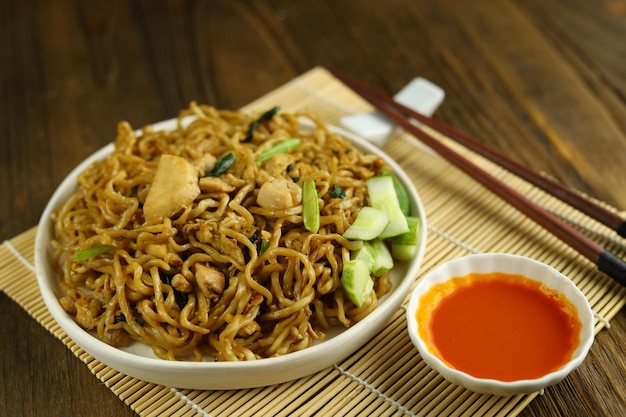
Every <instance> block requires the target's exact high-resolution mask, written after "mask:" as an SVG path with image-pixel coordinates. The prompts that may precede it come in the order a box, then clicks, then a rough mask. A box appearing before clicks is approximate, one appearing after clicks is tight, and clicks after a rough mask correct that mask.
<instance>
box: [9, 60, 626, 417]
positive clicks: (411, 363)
mask: <svg viewBox="0 0 626 417" xmlns="http://www.w3.org/2000/svg"><path fill="white" fill-rule="evenodd" d="M274 105H280V106H281V108H282V109H284V110H289V111H294V110H307V111H311V112H313V113H316V114H317V115H319V116H320V117H321V118H322V119H323V120H325V121H326V122H327V123H329V124H338V122H339V118H340V117H342V116H344V115H347V114H352V113H359V112H364V111H369V110H370V107H369V106H368V105H367V104H366V103H365V102H363V101H362V100H361V99H360V98H359V97H357V96H356V95H355V94H354V93H353V92H352V91H351V90H349V89H347V88H346V87H345V86H344V85H342V84H340V83H339V82H338V81H337V80H336V79H335V78H333V77H332V76H331V75H330V74H329V73H328V72H327V71H326V70H324V69H323V68H314V69H312V70H311V71H309V72H307V73H305V74H303V75H301V76H300V77H298V78H296V79H294V80H292V81H291V82H289V83H287V84H285V85H284V86H282V87H280V88H278V89H277V90H274V91H272V92H270V93H269V94H267V95H266V96H264V97H262V98H260V99H258V100H257V101H255V102H253V103H251V104H250V105H248V106H247V107H246V109H257V110H266V109H268V108H270V107H272V106H274ZM385 151H386V152H387V153H388V154H389V155H390V156H392V157H393V158H395V159H396V161H398V163H399V164H400V165H401V166H402V167H403V168H404V169H405V170H406V171H407V173H408V174H409V176H410V178H411V179H412V180H413V181H414V183H415V186H416V188H417V190H418V192H419V193H420V196H421V199H422V201H423V203H424V206H425V210H426V218H427V221H428V244H427V249H426V255H425V257H424V260H423V263H422V267H421V271H420V275H421V274H424V273H425V272H427V271H428V270H430V269H432V268H433V267H435V266H437V265H439V264H441V263H442V262H444V261H446V260H449V259H453V258H456V257H459V256H462V255H467V254H471V253H481V252H507V253H515V254H519V255H524V256H529V257H532V258H535V259H538V260H540V261H542V262H544V263H547V264H550V265H552V266H553V267H555V268H556V269H558V270H560V271H562V272H563V273H564V274H565V275H567V276H569V277H570V278H571V279H572V280H573V281H574V282H575V283H576V284H577V285H578V287H579V288H580V289H581V290H582V291H583V292H584V293H585V295H586V296H587V298H588V299H589V301H590V303H591V306H592V308H593V310H594V312H595V313H596V315H597V319H596V328H595V330H596V332H598V331H600V330H601V329H602V328H603V327H605V326H606V325H607V324H608V322H609V320H610V319H611V318H613V317H614V315H615V314H616V313H617V312H618V311H619V310H620V309H621V308H622V307H623V306H624V304H625V303H626V290H624V289H622V288H621V287H619V286H618V285H617V284H615V283H614V282H613V281H612V280H610V279H609V278H607V277H606V276H604V275H603V274H602V273H600V272H597V270H596V268H595V266H594V265H593V264H591V263H590V262H589V261H587V260H586V259H585V258H583V257H582V256H580V255H578V254H577V253H575V252H574V251H573V250H572V249H570V248H569V247H568V246H566V245H564V244H563V243H561V242H560V241H559V240H557V239H556V238H554V237H552V236H551V235H550V234H548V233H547V232H545V231H544V230H543V229H542V228H540V227H538V226H536V225H535V224H534V223H533V222H532V221H530V220H527V219H526V218H525V217H524V216H523V215H521V214H520V213H519V212H517V211H516V210H515V209H513V208H512V207H510V206H508V205H507V204H506V203H504V202H502V201H501V200H500V199H498V198H497V197H495V196H494V195H493V194H491V193H490V192H489V191H487V190H485V189H484V188H483V187H482V186H480V185H478V184H477V183H475V182H474V181H473V180H471V179H469V178H468V177H466V176H465V175H464V174H462V173H461V172H460V171H459V170H457V169H456V168H455V167H453V166H451V165H450V164H448V163H447V162H446V161H444V160H443V159H442V158H440V157H438V156H437V155H435V154H433V153H432V152H431V151H430V150H429V149H427V148H425V147H423V146H421V145H420V144H419V143H418V142H417V141H415V140H414V139H411V138H410V137H406V136H405V135H403V134H398V135H397V136H395V137H394V138H393V139H392V140H391V141H390V142H389V144H387V145H386V146H385ZM460 151H461V152H462V153H464V154H465V155H466V156H468V157H470V158H471V159H473V160H475V161H476V162H477V163H478V164H479V165H481V166H483V167H485V168H487V169H488V170H490V171H491V172H492V173H494V175H496V176H498V177H500V178H501V179H502V180H504V181H505V182H506V183H507V184H509V185H511V186H513V187H514V188H516V189H518V190H520V191H521V192H522V193H524V194H525V195H527V196H529V197H530V198H531V199H533V200H534V201H536V202H538V203H539V204H541V205H543V206H545V207H547V208H548V209H550V210H551V211H552V212H554V213H555V214H557V215H559V216H561V217H562V218H564V219H565V220H566V221H568V222H570V223H572V224H574V225H575V226H576V227H577V228H579V229H580V230H581V231H583V233H586V234H588V235H590V236H592V237H593V238H594V239H596V240H597V241H598V242H599V243H600V244H602V245H603V246H604V247H607V248H609V249H610V250H612V251H613V252H614V253H616V254H617V255H619V256H622V257H623V256H624V255H625V254H626V247H625V246H624V244H623V242H622V241H620V240H618V239H614V238H613V237H612V234H611V232H610V230H608V229H607V228H605V227H604V226H602V225H600V224H599V223H597V222H595V221H593V220H591V219H589V218H588V217H586V216H585V215H583V214H581V213H579V212H577V211H576V210H573V209H571V208H569V207H568V206H567V205H565V204H563V203H561V202H559V201H558V200H555V199H554V198H552V197H550V196H548V195H546V194H545V193H543V192H542V191H540V190H538V189H536V188H534V187H533V186H531V185H529V184H527V183H525V182H524V181H522V180H520V179H519V178H517V177H515V176H513V175H511V174H509V173H507V172H505V171H503V170H501V169H499V168H498V167H495V166H493V165H492V164H490V163H489V162H487V161H485V160H483V159H481V158H480V157H478V156H476V155H473V154H472V153H470V152H469V151H467V150H464V149H460ZM35 233H36V228H32V229H30V230H28V231H26V232H24V233H23V234H20V235H19V236H16V237H15V238H13V239H11V240H9V241H6V242H4V243H3V244H2V246H0V289H1V290H2V291H4V292H6V293H7V294H8V295H9V296H10V297H11V298H13V299H14V300H15V301H16V302H17V303H19V304H20V305H21V306H22V307H23V308H24V309H25V310H26V311H27V312H28V313H29V314H30V315H31V316H33V318H35V319H36V320H37V321H39V322H40V323H41V324H42V325H43V326H44V327H45V328H47V329H48V330H49V331H50V332H51V333H53V334H54V335H55V336H56V337H58V338H59V339H60V340H61V341H62V342H63V343H64V344H65V345H66V346H67V347H68V348H69V349H70V350H71V351H72V352H73V353H74V354H75V355H76V356H77V357H78V358H80V359H81V360H82V361H83V362H84V363H85V364H86V365H87V366H88V368H89V369H90V370H91V371H92V372H93V374H94V375H95V376H96V377H97V378H98V379H99V380H100V381H102V382H103V383H104V384H105V385H106V386H107V387H109V388H110V389H111V391H113V392H114V393H115V394H116V395H117V396H118V397H119V398H120V400H122V401H124V403H126V404H127V405H128V406H129V407H130V408H131V409H133V410H134V411H135V412H137V413H138V414H139V415H141V416H161V415H168V416H191V415H203V416H221V415H229V416H231V415H232V416H234V415H239V416H247V415H256V414H258V413H262V414H263V415H334V416H340V415H372V414H376V415H403V414H406V415H420V416H421V415H436V416H446V415H451V416H452V415H454V416H464V415H467V416H469V415H471V416H480V415H482V416H514V415H517V414H518V413H519V412H520V411H521V410H522V409H523V408H524V407H525V406H526V405H528V403H529V402H530V401H532V399H533V398H534V397H535V396H536V395H537V393H535V394H531V395H519V396H513V397H496V396H489V395H479V394H475V393H471V392H469V391H467V390H464V389H462V388H460V387H457V386H454V385H452V384H449V383H447V382H446V381H444V380H443V379H442V378H441V377H440V376H439V375H438V374H437V373H436V372H434V371H432V370H431V369H430V368H429V367H427V366H426V365H425V364H424V362H423V361H422V360H421V359H420V357H419V355H418V353H417V350H416V349H415V348H414V347H413V345H412V344H411V342H410V340H409V337H408V334H407V332H406V328H405V324H406V323H405V319H404V309H402V308H400V309H399V310H398V311H397V312H396V314H395V315H394V317H393V318H392V320H391V321H390V322H389V325H388V326H387V327H386V329H385V330H384V331H383V332H381V333H380V334H379V335H378V336H376V337H375V338H373V339H372V340H371V341H369V342H368V343H367V344H366V345H365V346H363V347H362V348H360V349H359V350H357V351H356V352H355V353H354V354H353V355H352V356H350V357H349V358H348V359H346V360H345V361H343V362H341V363H337V364H335V365H334V366H332V367H330V368H328V369H326V370H324V371H321V372H319V373H317V374H314V375H311V376H309V377H306V378H302V379H298V380H295V381H292V382H288V383H284V384H280V385H275V386H270V387H263V388H256V389H245V390H231V391H199V390H180V389H177V388H174V387H165V386H160V385H155V384H151V383H146V382H144V381H141V380H138V379H135V378H131V377H129V376H126V375H124V374H121V373H119V372H117V371H115V370H114V369H111V368H109V367H107V366H105V365H104V364H102V363H100V362H98V361H96V360H95V359H94V358H93V357H91V356H90V355H89V354H87V353H86V352H84V351H83V350H81V349H80V348H78V347H77V346H76V345H75V344H74V343H73V342H72V340H70V339H69V338H68V337H67V335H65V333H64V332H63V331H62V330H61V329H60V327H59V326H58V325H57V324H56V322H55V321H54V319H53V318H52V317H51V316H50V314H49V313H48V311H47V309H46V307H45V305H44V303H43V300H42V299H41V295H40V293H39V291H38V289H37V283H36V279H35V274H34V267H33V244H34V238H35ZM417 279H419V277H416V280H417ZM590 389H591V387H590Z"/></svg>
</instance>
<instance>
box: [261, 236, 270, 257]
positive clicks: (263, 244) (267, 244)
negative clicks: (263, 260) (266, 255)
mask: <svg viewBox="0 0 626 417" xmlns="http://www.w3.org/2000/svg"><path fill="white" fill-rule="evenodd" d="M269 247H270V242H269V241H268V240H265V239H263V240H262V241H261V248H260V249H259V255H263V252H265V251H266V250H267V248H269Z"/></svg>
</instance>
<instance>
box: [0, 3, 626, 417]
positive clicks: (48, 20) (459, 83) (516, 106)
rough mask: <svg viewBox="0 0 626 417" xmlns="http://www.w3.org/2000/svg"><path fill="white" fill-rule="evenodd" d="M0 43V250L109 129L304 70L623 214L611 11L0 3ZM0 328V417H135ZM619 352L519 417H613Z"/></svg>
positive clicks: (613, 347)
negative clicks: (423, 103)
mask: <svg viewBox="0 0 626 417" xmlns="http://www.w3.org/2000/svg"><path fill="white" fill-rule="evenodd" d="M0 31H1V32H0V33H1V34H2V36H1V40H2V41H1V43H0V86H1V88H0V94H1V96H0V97H1V98H0V132H1V139H0V173H1V175H0V192H1V195H2V198H0V218H1V219H2V220H1V222H0V239H2V240H4V239H9V238H11V237H13V236H15V235H17V234H19V233H20V232H22V231H24V230H26V229H28V228H30V227H32V226H34V225H36V224H37V221H38V218H39V216H40V214H41V211H42V210H43V208H44V206H45V204H46V202H47V200H48V198H49V197H50V195H51V193H52V192H53V190H54V189H55V188H56V187H57V186H58V185H59V183H60V181H61V180H62V179H63V178H64V177H65V175H66V174H67V173H68V172H69V171H70V169H71V168H73V167H74V166H75V165H76V164H77V163H78V162H80V161H81V160H82V159H83V158H85V157H86V156H88V155H89V154H91V153H92V152H94V151H95V150H97V149H99V148H100V147H102V146H103V145H105V144H106V143H108V142H110V141H111V140H112V139H113V138H114V135H115V130H116V124H117V122H118V121H120V120H128V121H129V122H130V123H131V124H132V125H133V126H135V127H140V126H143V125H145V124H148V123H150V122H155V121H159V120H163V119H167V118H170V117H173V116H175V115H176V114H177V112H178V110H179V109H181V108H183V107H185V106H186V105H187V104H188V103H189V102H190V101H192V100H196V101H198V102H202V103H209V104H212V105H214V106H216V107H220V108H231V109H237V108H239V107H241V106H243V105H245V104H246V103H248V102H250V101H252V100H254V99H255V98H257V97H259V96H261V95H263V94H264V93H267V92H269V91H271V90H273V89H275V88H276V87H278V86H280V85H282V84H283V83H285V82H287V81H289V80H290V79H291V78H293V77H295V76H297V75H299V74H301V73H303V72H305V71H307V70H309V69H310V68H312V67H314V66H326V67H333V68H337V69H340V70H343V71H345V72H347V73H350V74H352V75H355V76H357V77H360V78H362V79H363V80H365V81H367V82H370V83H372V84H374V85H376V86H378V87H380V88H382V89H384V90H386V91H387V92H389V93H393V92H395V91H397V90H399V89H400V88H402V87H403V86H404V85H406V83H407V82H408V81H410V80H411V79H412V78H414V77H416V76H422V77H425V78H427V79H429V80H431V81H432V82H434V83H435V84H437V85H439V86H441V87H442V88H443V89H444V90H445V91H446V94H447V95H446V99H445V102H444V104H443V105H442V106H441V107H440V109H439V110H438V112H437V117H438V118H440V119H441V120H443V121H445V122H447V123H449V124H451V125H453V126H455V127H457V128H458V129H460V130H463V131H465V132H467V133H470V134H472V135H474V136H476V137H478V138H479V139H480V140H482V141H484V142H485V143H487V144H489V145H492V146H494V147H495V148H498V149H500V150H503V151H504V152H506V153H507V154H509V155H511V156H513V157H514V158H516V159H518V160H519V161H522V162H523V163H526V164H528V165H530V166H532V167H533V168H535V169H536V170H540V171H544V172H546V173H548V174H549V175H551V176H554V177H555V178H557V179H558V180H559V181H561V182H563V183H565V184H567V185H568V186H571V187H573V188H576V189H578V190H581V191H582V192H584V193H587V194H589V195H590V196H592V197H595V198H597V199H600V200H603V201H605V202H607V203H609V204H611V205H613V206H615V207H617V208H618V209H620V210H624V209H626V192H625V191H626V187H625V186H624V184H625V182H624V174H623V170H624V162H625V161H626V42H625V41H624V40H625V39H626V1H625V0H605V1H593V0H591V1H590V0H568V1H558V0H543V1H539V0H528V1H523V0H516V1H504V0H502V1H493V0H478V1H471V2H467V1H463V0H458V1H435V0H421V1H414V0H385V1H378V0H367V1H357V0H336V1H331V0H326V1H288V0H257V1H244V0H235V1H232V0H231V1H226V0H213V1H204V2H201V1H184V0H179V1H174V0H171V1H154V0H142V1H138V0H135V1H121V0H88V1H85V0H83V1H80V0H79V1H68V0H57V1H50V2H48V1H37V2H31V1H28V2H16V1H11V0H0ZM0 317H1V318H2V319H1V320H0V340H1V345H0V346H1V347H0V369H1V370H2V373H1V374H0V378H1V382H0V415H11V416H42V415H50V416H108V417H111V416H131V415H134V412H133V411H131V410H130V409H129V408H128V407H127V406H126V405H124V404H123V403H122V401H120V400H119V399H118V398H117V397H116V396H115V395H114V394H112V393H111V392H110V391H109V390H108V389H107V388H106V387H105V386H103V385H102V384H101V383H100V382H99V381H98V380H97V379H96V378H95V377H93V376H92V375H91V373H90V372H89V371H88V369H87V367H85V366H84V365H83V364H82V362H80V361H79V360H78V359H76V358H75V357H74V356H73V355H72V354H71V353H70V351H69V350H68V349H66V348H65V347H64V346H63V344H62V343H60V342H59V341H58V340H56V339H55V338H54V337H53V336H52V335H50V334H49V333H48V332H47V331H46V330H44V328H43V327H41V326H40V325H39V324H37V323H36V322H35V321H34V320H32V319H31V318H30V316H28V314H26V313H25V312H24V311H23V310H22V309H21V308H20V307H19V306H18V305H17V304H16V303H14V302H13V301H12V300H10V299H9V298H8V297H7V296H6V295H4V294H1V295H0ZM624 346H626V312H625V311H621V312H619V313H618V315H617V316H616V317H615V318H614V319H613V321H612V322H611V328H610V329H609V330H603V331H602V332H601V333H600V334H599V335H598V336H597V339H596V342H595V344H594V346H593V348H592V349H591V352H590V354H589V356H588V358H587V359H586V361H585V362H584V364H583V365H582V366H581V367H580V368H579V369H578V370H577V371H576V372H574V373H573V374H572V375H571V376H570V377H569V378H567V379H566V380H565V381H563V382H562V383H560V384H558V385H557V386H555V387H551V388H549V389H547V390H546V392H545V395H543V396H540V397H537V398H536V399H535V400H533V402H532V403H531V404H530V406H529V407H528V408H527V409H525V410H524V411H523V413H522V415H523V416H548V415H550V416H572V417H573V416H576V417H578V416H588V415H597V416H603V415H606V416H612V417H613V416H618V415H623V412H624V408H625V404H626V353H625V352H624Z"/></svg>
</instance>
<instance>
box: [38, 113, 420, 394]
mask: <svg viewBox="0 0 626 417" xmlns="http://www.w3.org/2000/svg"><path fill="white" fill-rule="evenodd" d="M383 172H387V173H390V174H389V175H392V176H394V177H395V178H396V179H397V181H398V182H399V183H400V184H401V185H402V187H403V188H404V189H405V190H406V193H407V195H408V200H409V210H410V214H411V215H412V216H415V217H418V218H419V220H420V228H419V232H418V240H417V252H416V254H415V256H414V257H413V258H412V259H410V260H407V261H397V262H395V263H394V265H393V267H392V268H391V269H390V270H389V271H387V272H385V273H382V274H380V276H374V275H372V277H371V278H372V279H373V281H374V285H373V290H372V291H371V294H369V296H368V297H369V298H367V299H366V301H365V302H363V303H362V305H361V306H357V305H356V304H355V303H354V302H352V301H351V300H350V298H349V297H347V296H346V292H345V291H344V288H343V286H342V280H341V277H342V267H343V265H344V263H346V262H347V261H348V260H349V259H350V257H351V254H352V253H354V251H355V250H358V248H359V246H360V245H361V244H362V242H360V241H358V240H349V239H346V238H344V237H343V236H342V234H343V233H344V232H345V230H346V229H347V228H348V227H349V226H350V225H351V223H352V222H353V221H354V219H355V217H356V216H357V214H358V212H359V211H360V210H361V208H362V207H364V206H365V205H367V204H368V199H369V197H368V192H367V187H366V186H365V182H366V180H367V179H368V178H370V177H372V176H376V175H381V173H383ZM307 182H308V183H309V184H312V185H313V186H314V188H313V190H314V191H313V192H314V193H315V194H314V195H315V197H316V198H315V199H314V200H315V201H314V202H315V209H316V210H317V212H314V214H315V217H314V218H313V219H314V223H315V222H317V224H314V225H313V226H311V220H309V224H305V223H306V219H307V214H306V212H307V210H309V211H310V210H311V208H310V207H308V206H307V204H308V203H307V201H308V200H309V199H307V198H305V197H306V196H304V197H303V184H305V183H307ZM308 216H311V215H310V214H309V215H308ZM309 218H310V217H309ZM425 245H426V219H425V218H424V209H423V207H422V203H421V201H420V199H419V196H418V194H417V192H416V190H415V188H414V186H413V185H412V182H411V181H410V179H409V178H408V176H407V175H406V173H405V172H404V171H403V170H402V169H401V168H400V167H399V166H398V164H397V163H395V162H394V161H393V160H392V159H391V158H390V157H389V156H387V155H386V154H385V153H384V152H382V151H381V150H380V149H379V148H377V147H376V146H374V145H372V144H370V143H369V142H367V141H365V140H363V139H360V138H358V137H354V136H352V135H350V134H348V133H347V132H343V131H341V130H340V129H337V128H334V127H332V126H326V125H325V124H324V123H323V122H321V121H320V120H319V119H317V118H316V117H315V116H313V115H310V114H306V113H288V112H283V111H281V110H280V109H279V108H278V107H275V108H273V109H270V110H268V111H266V112H263V113H262V112H259V113H252V112H240V111H228V110H218V109H216V108H214V107H211V106H206V105H199V104H196V103H191V104H190V106H189V107H188V108H187V109H184V110H182V111H181V112H180V115H179V116H178V117H177V118H175V119H171V120H167V121H164V122H160V123H157V124H154V125H150V126H147V127H144V128H142V129H139V130H134V129H133V128H131V126H130V125H129V123H127V122H121V123H119V125H118V129H117V137H116V139H115V141H114V143H112V144H110V145H108V146H106V147H104V148H103V149H101V150H99V151H98V152H96V153H94V154H93V155H92V156H90V157H89V158H87V159H86V160H85V161H83V162H82V163H81V164H80V165H78V166H77V167H76V168H75V169H74V170H73V171H72V172H71V173H70V174H69V175H68V176H67V178H66V179H65V180H64V181H63V182H62V183H61V185H60V186H59V188H58V189H57V190H56V192H55V193H54V194H53V196H52V197H51V199H50V201H49V203H48V205H47V206H46V208H45V210H44V212H43V214H42V217H41V220H40V224H39V229H38V231H37V237H36V242H35V267H36V272H37V279H38V283H39V286H40V289H41V293H42V296H43V299H44V302H45V304H46V306H47V307H48V309H49V310H50V312H51V314H52V316H53V317H54V319H55V320H56V321H57V322H58V324H59V325H60V326H61V328H62V329H63V330H64V331H65V333H66V334H67V335H68V336H69V337H70V338H71V339H72V340H73V341H74V342H75V343H76V344H78V346H80V347H81V348H82V349H83V350H84V351H86V352H87V353H89V354H90V355H92V356H93V357H94V358H95V359H97V360H99V361H100V362H102V363H104V364H105V365H107V366H109V367H111V368H113V369H115V370H117V371H120V372H122V373H124V374H127V375H130V376H132V377H136V378H139V379H142V380H145V381H148V382H152V383H156V384H162V385H165V386H172V387H177V388H188V389H240V388H251V387H259V386H267V385H273V384H278V383H282V382H286V381H290V380H294V379H297V378H300V377H304V376H307V375H310V374H313V373H315V372H318V371H321V370H323V369H325V368H328V367H332V366H333V365H334V364H337V363H338V362H340V361H341V360H343V359H345V358H346V357H348V356H349V355H350V354H352V353H353V352H354V351H356V350H357V349H359V348H360V347H361V346H363V345H364V344H366V343H367V342H368V340H370V339H371V338H372V337H374V336H375V335H376V334H378V333H379V332H381V331H383V330H384V328H385V326H386V325H387V324H388V322H389V320H390V319H391V318H392V316H393V315H394V314H396V313H398V312H399V311H398V310H399V309H400V308H401V305H402V303H403V302H404V300H405V298H406V296H407V294H408V292H409V290H410V288H411V287H412V285H413V283H414V282H415V280H416V277H417V274H418V272H419V267H420V264H421V261H422V258H423V254H424V250H425Z"/></svg>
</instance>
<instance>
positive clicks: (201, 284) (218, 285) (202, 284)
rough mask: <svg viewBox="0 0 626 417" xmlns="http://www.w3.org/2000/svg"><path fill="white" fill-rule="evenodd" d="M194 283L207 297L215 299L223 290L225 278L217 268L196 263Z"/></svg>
mask: <svg viewBox="0 0 626 417" xmlns="http://www.w3.org/2000/svg"><path fill="white" fill-rule="evenodd" d="M195 268H196V274H195V277H196V283H197V284H198V288H200V291H202V294H204V296H205V297H206V298H208V299H217V298H219V294H221V293H222V292H224V287H225V286H226V280H225V278H224V274H223V273H221V272H220V271H218V270H217V269H213V268H209V267H208V266H205V265H202V264H196V265H195Z"/></svg>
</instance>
